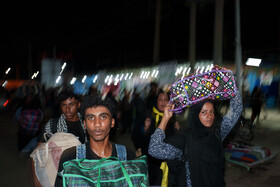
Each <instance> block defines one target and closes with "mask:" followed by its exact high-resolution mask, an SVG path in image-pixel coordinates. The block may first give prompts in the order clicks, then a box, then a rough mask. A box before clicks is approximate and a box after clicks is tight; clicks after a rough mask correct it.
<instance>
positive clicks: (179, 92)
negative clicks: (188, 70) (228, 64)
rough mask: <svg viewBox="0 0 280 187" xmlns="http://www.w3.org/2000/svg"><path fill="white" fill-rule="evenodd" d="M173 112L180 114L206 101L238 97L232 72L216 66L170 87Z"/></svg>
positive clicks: (180, 80) (189, 76)
mask: <svg viewBox="0 0 280 187" xmlns="http://www.w3.org/2000/svg"><path fill="white" fill-rule="evenodd" d="M170 92H171V96H170V97H171V98H170V102H171V103H172V104H175V108H174V109H173V112H177V113H180V112H182V109H183V108H185V107H190V106H191V105H193V104H195V103H197V102H199V101H202V100H204V99H207V98H210V99H216V100H227V99H230V98H232V97H234V96H235V95H236V83H235V80H234V76H233V73H232V71H230V70H227V69H226V68H223V67H221V66H217V65H216V66H214V67H213V68H212V70H211V71H209V72H205V73H202V74H196V75H195V74H190V75H188V76H186V77H185V78H183V79H179V80H178V81H177V82H175V83H173V84H172V85H171V87H170Z"/></svg>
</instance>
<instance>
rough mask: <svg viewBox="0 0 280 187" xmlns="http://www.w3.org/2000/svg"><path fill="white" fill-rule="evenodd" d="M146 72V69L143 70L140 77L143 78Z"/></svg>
mask: <svg viewBox="0 0 280 187" xmlns="http://www.w3.org/2000/svg"><path fill="white" fill-rule="evenodd" d="M144 74H145V71H142V73H141V75H140V78H141V79H142V78H143V75H144Z"/></svg>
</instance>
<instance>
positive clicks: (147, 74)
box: [145, 71, 150, 79]
mask: <svg viewBox="0 0 280 187" xmlns="http://www.w3.org/2000/svg"><path fill="white" fill-rule="evenodd" d="M149 75H150V71H147V73H146V77H145V78H146V79H147V78H148V77H149Z"/></svg>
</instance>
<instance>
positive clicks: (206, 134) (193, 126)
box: [148, 90, 242, 187]
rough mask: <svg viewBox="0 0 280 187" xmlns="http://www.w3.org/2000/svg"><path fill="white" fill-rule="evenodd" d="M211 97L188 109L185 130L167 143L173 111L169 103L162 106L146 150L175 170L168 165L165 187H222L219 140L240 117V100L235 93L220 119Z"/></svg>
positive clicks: (221, 154)
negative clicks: (161, 115)
mask: <svg viewBox="0 0 280 187" xmlns="http://www.w3.org/2000/svg"><path fill="white" fill-rule="evenodd" d="M213 98H214V97H212V99H209V98H208V99H207V98H206V99H203V100H200V101H198V102H196V103H193V104H192V105H191V106H190V107H189V111H188V119H187V123H188V128H187V129H186V130H184V132H183V133H181V135H178V134H176V137H175V139H176V141H172V142H169V143H165V142H166V141H164V139H165V129H166V125H167V123H168V121H169V119H170V118H171V117H172V116H173V111H176V110H174V104H172V103H171V102H170V103H169V104H168V105H167V106H166V107H165V109H164V114H163V117H162V120H161V122H160V124H159V126H158V128H157V129H156V130H155V132H154V133H153V135H152V136H151V139H150V144H149V149H148V151H149V154H150V155H152V156H153V157H155V158H158V159H167V160H168V161H169V162H171V163H173V164H172V165H173V166H174V167H176V169H172V168H170V167H172V165H171V164H170V165H168V166H169V168H170V172H169V174H168V177H169V178H168V183H169V185H168V186H195V187H197V186H198V187H207V186H211V187H212V186H213V187H220V186H226V185H225V181H224V164H225V159H224V151H223V140H224V139H225V137H226V136H227V135H228V134H229V132H230V131H231V129H232V128H233V127H234V125H235V124H236V122H237V120H238V119H239V117H240V115H241V112H242V100H241V97H240V94H239V92H238V91H237V90H236V92H235V96H234V97H230V108H229V110H228V111H227V113H226V114H225V115H224V116H223V117H221V116H219V115H218V112H219V111H217V110H216V106H215V104H216V102H215V100H214V99H213ZM167 163H168V162H167ZM180 166H182V167H180ZM171 171H173V173H172V172H171Z"/></svg>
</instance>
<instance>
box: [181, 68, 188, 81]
mask: <svg viewBox="0 0 280 187" xmlns="http://www.w3.org/2000/svg"><path fill="white" fill-rule="evenodd" d="M186 71H187V68H186V67H185V68H184V70H183V73H182V77H181V79H183V78H184V76H185V73H186Z"/></svg>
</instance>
